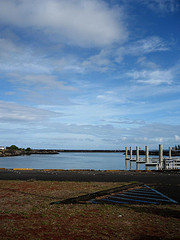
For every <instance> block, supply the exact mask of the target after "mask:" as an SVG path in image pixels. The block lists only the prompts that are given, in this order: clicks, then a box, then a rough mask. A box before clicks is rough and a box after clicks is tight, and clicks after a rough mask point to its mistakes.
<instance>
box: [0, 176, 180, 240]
mask: <svg viewBox="0 0 180 240" xmlns="http://www.w3.org/2000/svg"><path fill="white" fill-rule="evenodd" d="M126 184H127V183H126ZM121 185H124V183H113V182H108V183H105V182H55V181H35V180H30V181H12V180H1V181H0V222H1V224H0V237H1V239H2V240H7V239H8V240H11V239H13V240H14V239H20V240H26V239H27V240H38V239H43V240H46V239H48V240H49V239H54V240H86V239H94V240H100V239H118V240H119V239H125V240H129V239H130V240H131V239H133V240H141V239H142V240H146V239H152V240H153V239H154V240H159V239H163V240H170V239H179V236H180V221H179V216H180V206H179V205H162V206H161V205H160V206H155V205H107V204H105V205H99V204H68V205H64V204H62V205H50V203H51V202H52V201H54V200H57V201H58V200H61V199H66V198H69V197H75V196H79V195H83V194H87V193H92V192H96V191H100V190H105V189H109V188H114V187H118V186H121Z"/></svg>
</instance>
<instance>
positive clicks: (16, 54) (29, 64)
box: [0, 38, 52, 74]
mask: <svg viewBox="0 0 180 240" xmlns="http://www.w3.org/2000/svg"><path fill="white" fill-rule="evenodd" d="M50 65H51V64H50V63H49V62H48V61H47V59H46V57H45V56H41V55H37V54H36V53H35V51H33V50H32V49H31V48H30V47H28V48H26V47H24V46H20V45H18V44H17V43H15V42H13V41H11V40H9V39H4V38H0V70H1V72H5V73H6V72H8V73H9V72H15V71H16V72H20V73H36V74H38V73H46V74H47V73H50V72H51V69H52V67H51V66H50Z"/></svg>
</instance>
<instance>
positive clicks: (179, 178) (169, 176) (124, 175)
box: [0, 169, 180, 203]
mask: <svg viewBox="0 0 180 240" xmlns="http://www.w3.org/2000/svg"><path fill="white" fill-rule="evenodd" d="M30 179H33V180H43V181H80V182H131V181H137V182H140V183H144V184H148V185H151V186H154V187H155V189H157V190H158V191H160V192H162V193H163V194H165V195H167V196H168V197H171V198H172V199H174V200H176V201H178V202H179V203H180V171H162V172H161V171H150V172H148V171H138V172H137V171H90V170H89V171H87V170H84V171H82V170H81V171H79V170H76V171H74V170H73V171H71V170H68V171H66V170H65V171H55V170H54V171H52V170H50V171H44V170H11V169H0V180H30Z"/></svg>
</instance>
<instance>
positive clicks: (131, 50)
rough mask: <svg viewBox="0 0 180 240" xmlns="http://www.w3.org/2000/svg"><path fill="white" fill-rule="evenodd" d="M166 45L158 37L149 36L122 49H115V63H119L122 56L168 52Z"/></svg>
mask: <svg viewBox="0 0 180 240" xmlns="http://www.w3.org/2000/svg"><path fill="white" fill-rule="evenodd" d="M169 49H170V48H169V46H168V44H167V43H166V42H165V41H164V40H163V39H161V38H160V37H158V36H150V37H147V38H144V39H139V40H137V41H134V42H131V43H128V44H126V45H125V46H124V47H122V46H121V47H120V48H119V49H116V51H115V54H114V55H115V56H116V61H117V62H121V61H122V59H123V57H124V56H127V55H131V56H144V55H146V54H149V53H153V52H160V51H168V50H169Z"/></svg>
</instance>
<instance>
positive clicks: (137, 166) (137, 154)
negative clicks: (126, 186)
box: [136, 146, 139, 170]
mask: <svg viewBox="0 0 180 240" xmlns="http://www.w3.org/2000/svg"><path fill="white" fill-rule="evenodd" d="M138 162H139V147H138V146H136V170H139V163H138Z"/></svg>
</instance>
